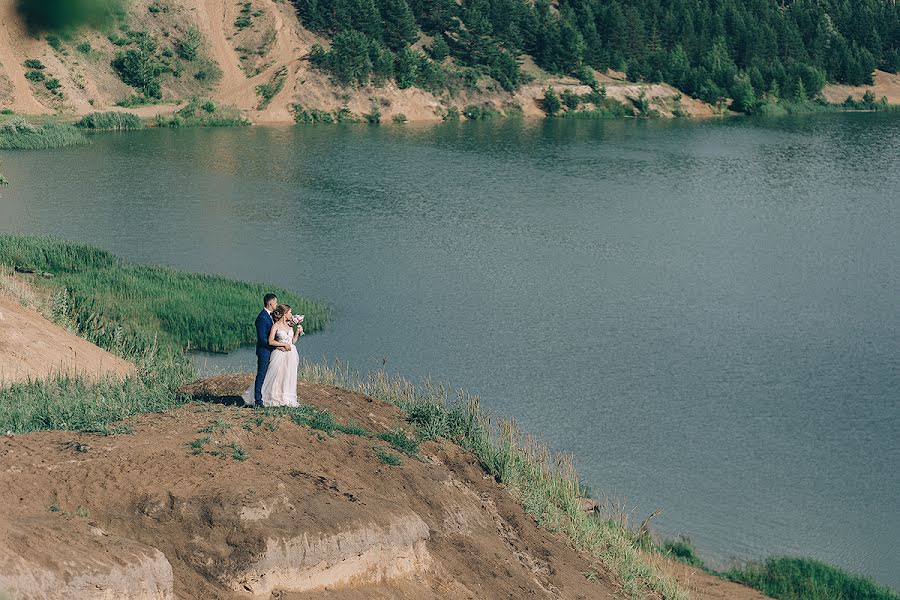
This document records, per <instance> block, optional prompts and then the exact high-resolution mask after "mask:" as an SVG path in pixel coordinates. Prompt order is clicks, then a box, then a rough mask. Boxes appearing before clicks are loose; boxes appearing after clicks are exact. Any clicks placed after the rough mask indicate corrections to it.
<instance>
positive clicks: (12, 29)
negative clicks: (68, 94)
mask: <svg viewBox="0 0 900 600" xmlns="http://www.w3.org/2000/svg"><path fill="white" fill-rule="evenodd" d="M22 27H23V26H22V24H21V20H20V19H19V17H18V15H17V14H16V11H15V0H0V67H2V68H0V73H4V74H5V75H6V76H7V77H8V78H9V80H10V83H11V84H12V90H13V97H12V99H11V100H9V101H4V102H2V103H0V106H2V107H3V108H10V109H12V110H14V111H16V112H18V113H26V114H33V115H43V114H47V113H51V112H53V111H52V110H50V109H49V108H47V107H46V106H44V105H43V104H41V103H40V102H38V101H37V100H36V99H35V98H34V95H32V93H31V85H30V84H29V83H28V80H27V79H25V68H24V67H23V66H22V63H23V62H24V61H25V59H26V58H36V57H37V53H35V54H34V56H28V51H29V48H30V47H32V46H36V45H37V44H38V42H37V41H34V43H29V40H30V38H29V36H28V35H27V34H26V33H25V31H24V29H23V28H22Z"/></svg>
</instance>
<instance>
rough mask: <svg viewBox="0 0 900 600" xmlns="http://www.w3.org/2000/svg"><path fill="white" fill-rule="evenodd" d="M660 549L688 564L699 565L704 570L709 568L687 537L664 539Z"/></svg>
mask: <svg viewBox="0 0 900 600" xmlns="http://www.w3.org/2000/svg"><path fill="white" fill-rule="evenodd" d="M660 550H661V551H662V552H663V553H664V554H668V555H669V556H671V557H672V558H674V559H675V560H677V561H679V562H683V563H684V564H686V565H690V566H692V567H697V568H698V569H703V570H704V571H706V570H707V569H706V565H705V564H704V563H703V560H702V559H701V558H700V557H699V556H698V555H697V550H696V548H694V545H693V544H692V543H691V540H689V539H688V538H686V537H680V538H678V539H675V540H663V541H662V543H661V544H660Z"/></svg>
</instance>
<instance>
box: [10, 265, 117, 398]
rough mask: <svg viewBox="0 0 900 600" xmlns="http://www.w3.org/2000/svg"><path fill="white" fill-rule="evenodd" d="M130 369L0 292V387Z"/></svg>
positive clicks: (115, 372)
mask: <svg viewBox="0 0 900 600" xmlns="http://www.w3.org/2000/svg"><path fill="white" fill-rule="evenodd" d="M0 277H2V276H0ZM133 369H134V366H133V365H131V364H130V363H129V362H127V361H125V360H122V359H121V358H119V357H118V356H116V355H114V354H111V353H109V352H107V351H106V350H103V349H102V348H98V347H97V346H95V345H94V344H92V343H90V342H88V341H87V340H84V339H82V338H80V337H78V336H76V335H75V334H73V333H71V332H69V331H66V330H65V329H63V328H62V327H60V326H59V325H57V324H55V323H53V322H51V321H49V320H48V319H46V318H44V317H43V316H42V315H41V314H40V313H38V312H37V311H35V310H31V309H28V308H25V307H23V306H22V305H21V304H19V302H18V301H16V300H15V299H13V298H10V297H6V296H4V295H3V294H2V289H0V385H7V384H10V383H14V382H19V381H26V380H28V379H43V378H45V377H48V376H51V375H57V374H61V375H82V376H86V377H88V378H90V379H93V378H97V377H102V376H105V375H108V374H113V375H116V376H119V377H123V376H125V375H127V374H128V373H130V372H131V371H132V370H133Z"/></svg>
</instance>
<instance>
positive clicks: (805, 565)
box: [719, 557, 900, 600]
mask: <svg viewBox="0 0 900 600" xmlns="http://www.w3.org/2000/svg"><path fill="white" fill-rule="evenodd" d="M719 575H721V576H722V577H725V578H727V579H731V580H732V581H737V582H738V583H742V584H744V585H748V586H750V587H753V588H756V589H758V590H760V591H762V592H764V593H765V594H767V595H769V596H771V597H772V598H779V599H780V600H838V599H840V600H843V599H848V600H849V599H850V598H852V599H853V600H900V594H897V593H896V592H894V591H892V590H890V589H888V588H886V587H882V586H879V585H877V584H876V583H874V582H873V581H872V580H871V579H869V578H868V577H861V576H859V575H853V574H851V573H847V572H845V571H843V570H841V569H838V568H837V567H832V566H831V565H826V564H824V563H821V562H819V561H816V560H811V559H806V558H794V557H774V558H769V559H766V560H764V561H759V562H751V563H748V564H746V565H743V566H741V567H736V568H734V569H731V570H729V571H726V572H724V573H720V574H719Z"/></svg>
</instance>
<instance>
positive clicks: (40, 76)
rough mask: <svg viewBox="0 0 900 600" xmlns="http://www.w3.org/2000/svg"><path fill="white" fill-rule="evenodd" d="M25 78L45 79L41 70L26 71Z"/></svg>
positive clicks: (29, 79)
mask: <svg viewBox="0 0 900 600" xmlns="http://www.w3.org/2000/svg"><path fill="white" fill-rule="evenodd" d="M25 79H27V80H28V81H35V82H37V81H44V79H46V76H45V75H44V72H43V71H28V72H27V73H25Z"/></svg>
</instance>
